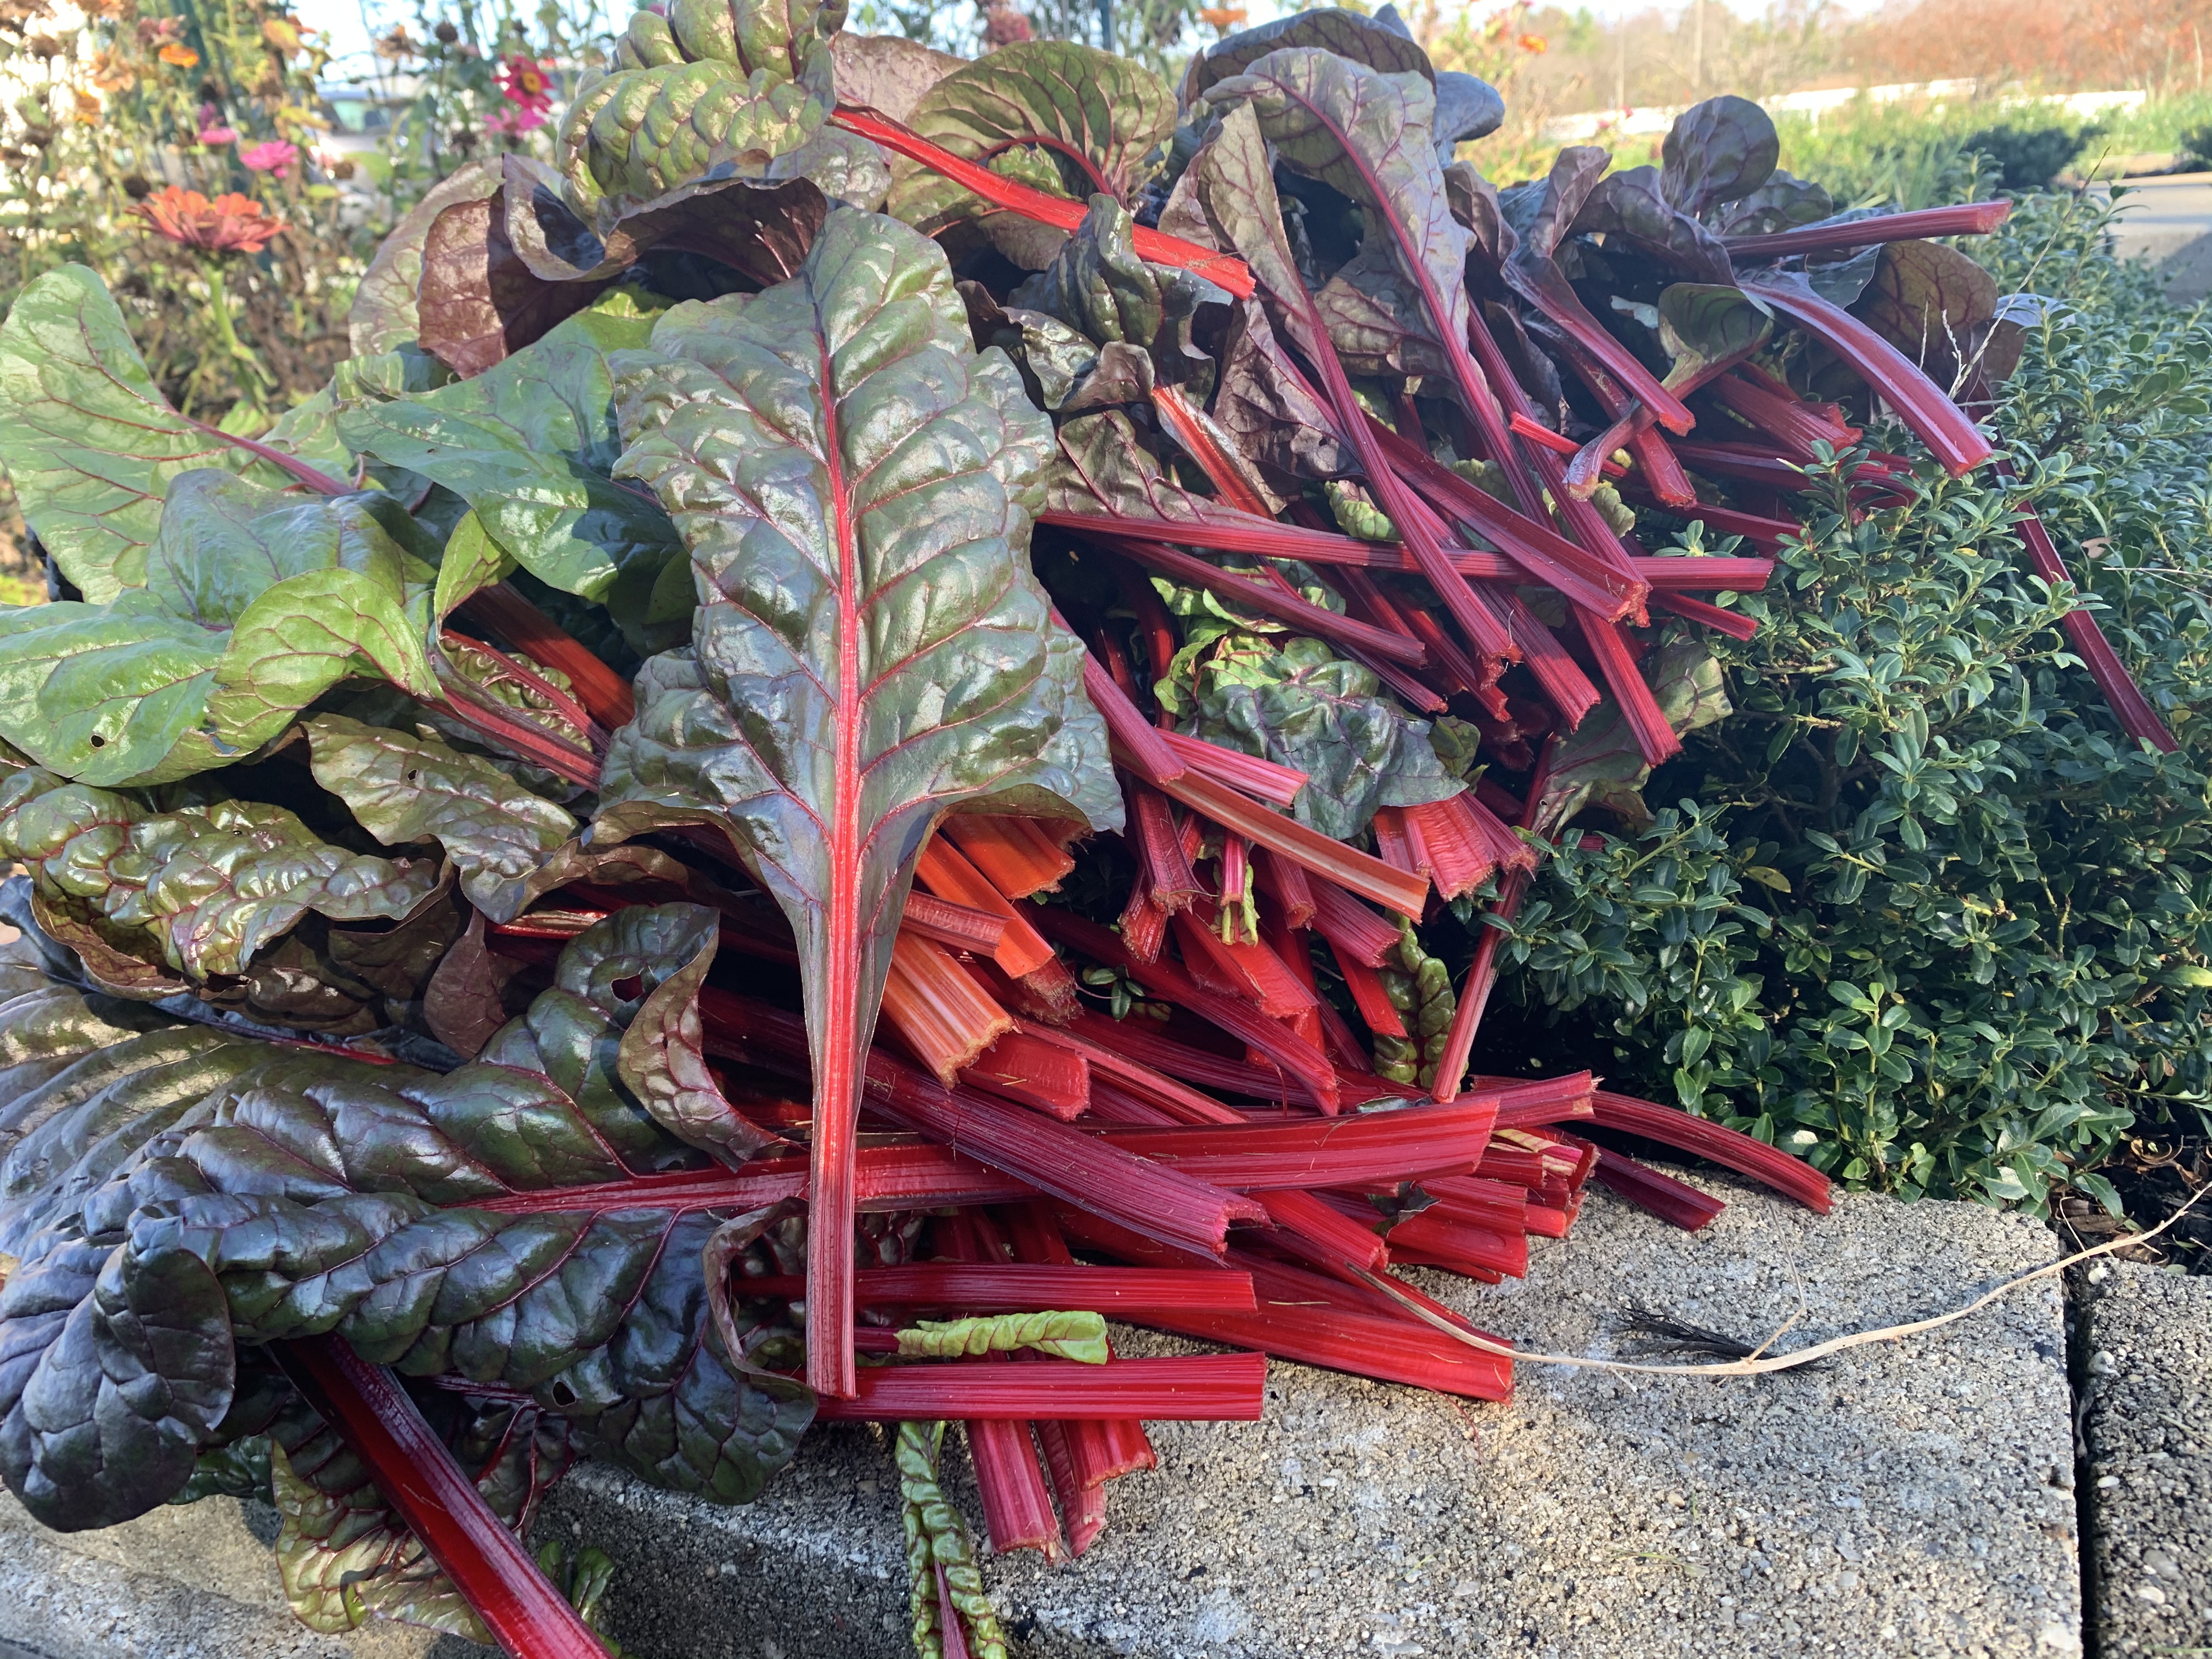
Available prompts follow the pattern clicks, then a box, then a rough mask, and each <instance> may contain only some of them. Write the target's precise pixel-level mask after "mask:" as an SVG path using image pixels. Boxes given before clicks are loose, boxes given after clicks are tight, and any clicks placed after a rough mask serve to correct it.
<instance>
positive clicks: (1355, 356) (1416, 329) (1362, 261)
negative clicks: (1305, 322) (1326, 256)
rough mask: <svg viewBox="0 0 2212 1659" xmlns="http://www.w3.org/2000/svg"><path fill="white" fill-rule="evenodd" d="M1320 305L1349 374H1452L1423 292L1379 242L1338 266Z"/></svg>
mask: <svg viewBox="0 0 2212 1659" xmlns="http://www.w3.org/2000/svg"><path fill="white" fill-rule="evenodd" d="M1314 304H1315V306H1316V308H1317V309H1318V310H1319V311H1320V313H1321V319H1322V325H1323V326H1325V327H1326V328H1327V329H1328V337H1329V338H1330V339H1331V340H1333V341H1334V342H1335V344H1336V355H1337V356H1338V357H1339V358H1340V359H1341V360H1342V362H1343V363H1344V367H1345V371H1346V373H1347V374H1355V375H1361V376H1365V377H1369V378H1374V379H1382V378H1383V377H1386V376H1395V377H1397V378H1399V379H1403V378H1404V377H1405V376H1407V375H1409V374H1424V375H1425V374H1449V372H1450V365H1449V362H1447V361H1446V360H1445V357H1444V354H1443V347H1442V346H1441V345H1440V344H1439V343H1438V342H1437V336H1436V331H1435V330H1433V329H1432V328H1431V327H1430V326H1429V319H1428V317H1427V316H1426V314H1425V313H1424V312H1423V310H1422V307H1421V295H1420V292H1419V289H1416V288H1414V287H1413V285H1412V284H1411V283H1408V282H1407V280H1406V277H1405V275H1404V273H1403V272H1402V271H1401V270H1400V269H1399V267H1398V262H1397V261H1396V260H1395V258H1392V257H1391V255H1390V254H1389V252H1387V251H1386V250H1385V249H1384V248H1383V246H1382V244H1381V243H1380V242H1379V241H1376V242H1370V243H1369V244H1368V245H1367V246H1365V247H1363V248H1361V249H1360V250H1359V252H1358V254H1357V255H1356V256H1354V258H1352V260H1351V262H1350V263H1349V264H1343V265H1340V266H1338V267H1337V270H1336V274H1335V275H1334V276H1331V277H1330V278H1329V279H1328V282H1327V283H1323V284H1322V289H1321V292H1320V293H1318V294H1316V295H1314Z"/></svg>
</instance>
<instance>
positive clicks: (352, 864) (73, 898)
mask: <svg viewBox="0 0 2212 1659" xmlns="http://www.w3.org/2000/svg"><path fill="white" fill-rule="evenodd" d="M0 849H4V851H5V853H6V854H7V856H8V857H9V858H12V859H15V860H18V861H19V862H21V863H22V864H23V865H25V866H27V868H28V869H29V871H30V872H31V876H32V880H33V884H34V886H35V888H36V889H37V890H38V892H39V893H40V895H41V896H44V897H46V898H48V899H49V900H52V901H55V902H60V903H63V904H65V905H68V906H70V907H71V908H73V909H74V910H75V911H76V914H78V915H87V914H89V915H98V916H100V917H104V918H105V919H106V921H109V922H111V923H112V924H114V925H115V926H117V927H122V928H128V929H135V930H137V932H138V933H141V934H143V936H145V938H146V939H147V940H148V942H149V943H150V944H151V945H155V946H156V947H158V959H159V960H161V961H163V962H165V963H167V965H168V966H169V967H171V968H172V969H176V970H178V971H179V972H181V973H183V974H185V975H186V976H187V977H188V978H191V979H192V980H194V981H199V980H204V979H205V978H207V977H208V976H209V975H224V974H239V973H243V972H245V971H246V965H247V964H248V963H250V962H251V961H252V959H253V957H255V956H256V955H257V954H258V953H259V951H261V950H262V949H263V948H264V946H266V945H270V944H271V943H273V942H274V941H275V940H276V939H277V938H278V937H279V936H280V935H282V934H283V933H288V932H289V931H290V929H291V928H292V927H294V926H295V924H297V923H298V921H300V919H301V916H303V915H306V914H307V912H309V911H310V910H312V911H313V912H315V913H316V914H318V915H322V916H324V917H326V918H327V919H329V920H331V921H340V922H344V921H397V920H399V919H400V918H402V917H404V916H406V915H410V913H412V912H413V911H414V910H415V909H416V907H417V906H419V905H421V904H422V903H423V902H424V901H426V900H427V899H428V898H429V897H430V896H432V894H433V893H435V891H436V890H437V886H438V879H437V869H436V866H435V860H427V859H423V860H413V861H410V862H402V863H394V862H392V861H391V860H386V859H380V858H368V857H364V856H362V855H361V854H354V853H349V852H347V851H345V850H344V849H343V848H337V847H332V846H331V845H329V844H328V843H327V842H324V841H322V840H320V839H319V837H318V836H315V834H314V833H313V831H312V830H310V829H308V828H307V825H305V824H304V823H301V821H300V820H299V819H298V818H297V817H295V816H294V815H293V814H292V813H290V812H288V811H285V810H284V809H283V807H281V806H269V805H262V804H261V803H259V802H255V801H240V800H221V801H216V802H215V803H213V804H211V805H205V806H187V807H182V808H179V810H178V811H173V812H155V811H149V810H147V809H146V808H145V807H143V806H142V805H140V804H139V803H138V802H137V801H135V800H133V799H131V798H130V797H129V796H126V795H119V794H116V793H112V792H110V791H107V790H104V789H94V788H92V787H89V786H88V785H85V784H82V783H72V782H70V781H67V780H65V779H63V778H60V777H57V776H56V775H53V774H52V773H51V772H46V771H42V770H40V769H37V768H28V769H24V770H22V771H20V772H17V773H15V775H13V776H12V777H9V779H7V780H6V781H5V782H3V783H0Z"/></svg>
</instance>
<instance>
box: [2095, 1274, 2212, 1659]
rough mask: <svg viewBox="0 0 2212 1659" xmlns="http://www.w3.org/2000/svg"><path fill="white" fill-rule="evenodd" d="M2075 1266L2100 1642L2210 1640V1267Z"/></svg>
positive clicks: (2107, 1650)
mask: <svg viewBox="0 0 2212 1659" xmlns="http://www.w3.org/2000/svg"><path fill="white" fill-rule="evenodd" d="M2081 1277H2082V1280H2083V1282H2084V1288H2085V1290H2086V1292H2087V1294H2086V1295H2085V1297H2084V1298H2083V1301H2084V1304H2085V1306H2084V1311H2083V1318H2084V1328H2083V1335H2084V1337H2085V1339H2086V1340H2085V1343H2084V1346H2085V1348H2086V1350H2087V1364H2086V1370H2087V1377H2086V1380H2085V1386H2084V1388H2083V1390H2082V1406H2083V1410H2082V1422H2081V1430H2082V1442H2083V1447H2084V1450H2085V1452H2086V1454H2087V1459H2086V1461H2087V1464H2088V1468H2089V1480H2090V1490H2089V1494H2088V1496H2089V1516H2090V1519H2089V1561H2090V1576H2091V1583H2092V1584H2093V1587H2094V1594H2093V1602H2094V1606H2095V1617H2094V1624H2095V1626H2096V1630H2095V1636H2096V1648H2097V1651H2098V1652H2099V1653H2100V1654H2102V1655H2106V1656H2111V1655H2119V1654H2172V1653H2191V1652H2195V1653H2202V1652H2206V1651H2212V1279H2204V1278H2196V1279H2191V1278H2185V1277H2183V1276H2182V1275H2180V1274H2177V1273H2163V1272H2160V1271H2159V1270H2158V1269H2156V1268H2153V1267H2132V1266H2129V1265H2127V1264H2124V1263H2121V1262H2098V1263H2097V1264H2095V1265H2094V1266H2093V1267H2090V1268H2089V1269H2088V1270H2087V1272H2086V1273H2083V1274H2082V1275H2081Z"/></svg>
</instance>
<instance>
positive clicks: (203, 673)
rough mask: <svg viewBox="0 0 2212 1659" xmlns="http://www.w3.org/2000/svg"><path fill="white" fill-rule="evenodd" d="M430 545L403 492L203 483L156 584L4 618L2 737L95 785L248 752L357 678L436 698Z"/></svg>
mask: <svg viewBox="0 0 2212 1659" xmlns="http://www.w3.org/2000/svg"><path fill="white" fill-rule="evenodd" d="M417 545H419V544H418V542H417V539H416V531H415V528H414V526H413V525H412V523H411V522H410V520H409V519H408V517H407V514H406V513H405V511H404V509H402V508H401V507H400V506H399V505H398V502H396V501H392V499H391V498H390V497H388V496H385V495H375V494H369V495H344V496H337V497H327V496H317V497H311V498H306V499H303V498H301V497H299V496H296V495H283V494H280V493H279V492H277V491H275V490H270V489H262V488H261V487H259V486H258V485H257V484H252V483H246V481H245V480H244V479H242V478H236V477H232V476H231V475H230V474H228V473H227V472H222V471H216V470H214V469H211V468H202V469H199V470H197V471H191V472H187V473H185V474H183V475H182V476H180V477H178V478H177V479H176V480H175V481H174V482H173V483H172V484H171V486H170V488H169V492H168V499H167V501H165V502H164V503H163V505H162V508H161V526H160V531H159V533H158V534H157V536H156V538H155V541H154V543H153V544H152V546H151V547H150V548H149V549H148V550H146V551H145V553H144V555H143V558H144V567H143V586H133V587H131V588H127V589H125V590H124V591H123V592H120V593H119V594H118V596H117V597H116V598H115V599H114V600H113V601H112V603H109V604H106V605H92V604H86V603H77V602H74V601H72V602H66V603H62V604H56V605H33V606H29V607H27V608H24V609H21V610H7V611H0V736H4V737H6V738H8V740H9V742H11V743H13V744H15V746H16V747H17V748H19V749H21V750H23V752H24V753H26V754H27V755H29V756H30V757H32V758H33V760H35V761H37V762H38V763H40V765H41V766H45V767H47V768H50V769H52V770H54V771H57V772H60V773H63V774H64V775H68V776H70V777H74V778H78V779H81V780H82V781H85V782H88V783H95V784H103V785H143V784H151V783H160V782H166V781H170V780H173V779H176V778H182V777H187V776H190V775H191V774H193V773H195V772H202V771H205V770H207V769H210V768H211V767H216V766H222V765H224V764H226V763H228V762H230V761H234V760H236V759H238V758H240V757H241V756H243V755H245V754H246V753H248V752H250V751H251V750H254V749H257V748H258V747H259V746H260V745H261V744H264V743H266V742H268V741H269V740H270V738H274V737H276V735H277V734H278V733H279V732H282V731H283V729H284V726H285V725H286V724H287V722H289V720H290V719H291V718H292V716H293V715H294V714H296V713H297V712H298V711H299V710H301V708H306V707H307V704H308V703H310V702H313V701H314V700H315V699H316V698H317V697H319V696H321V695H322V694H323V693H324V692H325V691H327V690H330V689H331V687H332V686H334V685H336V684H338V682H339V681H341V680H343V679H345V678H348V677H349V676H352V675H355V674H368V675H371V676H374V677H377V678H383V679H386V680H388V681H390V682H391V683H392V684H394V685H397V686H398V687H399V688H401V689H402V690H405V691H407V692H408V693H410V695H413V696H427V697H434V698H435V696H438V688H437V682H436V680H435V678H433V677H432V675H431V672H430V667H429V663H428V659H426V658H425V657H424V655H423V652H422V643H421V641H422V635H423V632H424V630H425V627H426V625H427V623H428V610H427V601H428V585H429V582H430V580H431V578H432V574H433V573H432V571H431V569H430V568H429V566H428V565H427V564H426V563H424V562H422V559H421V558H420V557H418V556H416V552H415V551H414V549H415V548H416V546H417Z"/></svg>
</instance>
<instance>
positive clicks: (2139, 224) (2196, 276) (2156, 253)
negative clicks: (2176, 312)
mask: <svg viewBox="0 0 2212 1659" xmlns="http://www.w3.org/2000/svg"><path fill="white" fill-rule="evenodd" d="M2127 190H2128V194H2127V195H2126V196H2125V197H2123V198H2122V200H2121V203H2120V216H2119V225H2118V243H2119V251H2120V253H2121V255H2122V256H2123V257H2124V258H2147V259H2148V260H2149V261H2150V262H2151V263H2152V264H2154V265H2156V266H2157V267H2158V270H2159V274H2160V277H2161V278H2162V279H2163V281H2164V282H2165V284H2166V295H2167V297H2168V298H2170V299H2172V300H2173V301H2177V302H2178V303H2179V304H2183V305H2191V304H2194V303H2195V302H2196V301H2199V300H2203V299H2206V298H2208V297H2212V173H2178V174H2175V175H2173V176H2172V177H2169V178H2164V179H2133V180H2131V181H2130V183H2129V184H2128V186H2127Z"/></svg>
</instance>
